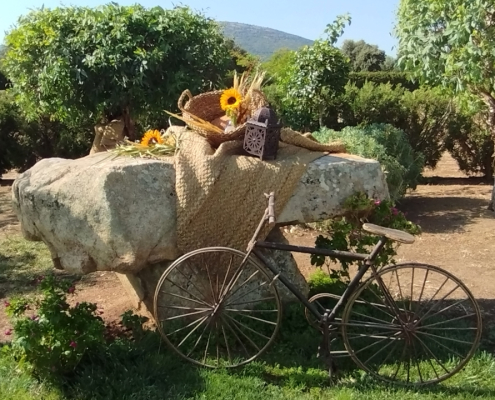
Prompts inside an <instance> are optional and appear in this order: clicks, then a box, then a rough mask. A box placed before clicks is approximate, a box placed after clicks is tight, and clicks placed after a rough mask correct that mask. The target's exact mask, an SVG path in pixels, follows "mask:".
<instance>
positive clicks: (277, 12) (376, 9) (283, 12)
mask: <svg viewBox="0 0 495 400" xmlns="http://www.w3.org/2000/svg"><path fill="white" fill-rule="evenodd" d="M116 2H117V3H119V4H120V5H131V4H135V3H140V4H141V5H143V6H144V7H154V6H161V7H163V8H172V7H173V6H174V5H187V6H190V7H191V8H192V9H193V10H196V11H201V12H203V13H204V14H205V15H206V16H208V17H211V18H213V19H216V20H218V21H230V22H241V23H245V24H252V25H259V26H263V27H267V28H273V29H278V30H280V31H284V32H287V33H292V34H294V35H299V36H302V37H305V38H307V39H312V40H314V39H317V38H318V37H320V36H321V35H322V33H323V31H324V29H325V27H326V25H327V24H328V23H330V22H333V21H334V20H335V18H336V16H338V15H341V14H345V13H349V14H350V15H351V18H352V23H351V26H348V27H346V29H345V32H344V35H343V36H342V38H341V39H340V41H339V44H341V43H342V41H343V40H345V39H352V40H361V39H363V40H365V41H366V42H367V43H370V44H376V45H378V47H379V48H380V49H382V50H384V51H385V52H386V53H387V54H389V55H391V56H394V55H395V53H396V50H395V46H396V44H397V40H396V39H395V38H394V37H393V34H392V32H393V28H394V23H395V13H396V9H397V7H398V4H399V0H247V1H242V0H241V1H239V0H238V1H233V0H182V1H177V0H174V1H168V0H140V1H139V0H130V1H128V0H118V1H116ZM106 3H109V1H108V0H68V1H60V0H44V1H40V0H13V1H9V0H0V42H3V39H4V36H5V32H6V31H9V30H10V29H12V27H13V26H15V24H16V22H17V20H18V18H19V16H21V15H23V14H26V13H27V12H29V10H30V9H33V8H34V9H35V8H39V7H41V6H43V5H44V6H45V7H47V8H54V7H58V6H61V5H65V6H69V5H71V6H72V5H74V6H89V7H95V6H98V5H101V4H106Z"/></svg>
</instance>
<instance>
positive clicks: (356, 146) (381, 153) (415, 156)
mask: <svg viewBox="0 0 495 400" xmlns="http://www.w3.org/2000/svg"><path fill="white" fill-rule="evenodd" d="M313 136H314V137H315V138H316V139H317V140H318V141H319V142H321V143H328V142H329V141H334V140H341V141H343V142H344V143H345V145H346V147H347V151H348V152H349V153H351V154H356V155H359V156H361V157H365V158H371V159H375V160H378V161H379V162H380V164H381V165H382V168H383V170H384V172H385V173H386V179H387V185H388V189H389V193H390V198H391V199H392V200H394V201H395V200H398V199H400V198H401V197H403V196H404V195H405V193H406V190H407V189H415V188H416V186H417V184H418V180H419V178H420V176H421V172H422V170H423V166H424V156H423V155H422V154H421V153H419V152H416V151H415V150H413V148H412V147H411V145H410V144H409V142H408V140H407V136H406V134H405V133H404V132H403V131H401V130H400V129H397V128H394V127H393V126H392V125H389V124H372V125H368V126H363V127H346V128H344V129H343V130H341V131H334V130H332V129H326V128H324V129H321V130H319V131H317V132H315V133H314V134H313Z"/></svg>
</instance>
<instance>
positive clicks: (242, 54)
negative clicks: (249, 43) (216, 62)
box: [224, 39, 260, 86]
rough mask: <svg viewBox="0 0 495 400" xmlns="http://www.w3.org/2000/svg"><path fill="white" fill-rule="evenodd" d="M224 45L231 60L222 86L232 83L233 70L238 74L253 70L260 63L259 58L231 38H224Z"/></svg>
mask: <svg viewBox="0 0 495 400" xmlns="http://www.w3.org/2000/svg"><path fill="white" fill-rule="evenodd" d="M225 45H226V47H227V49H228V51H229V54H230V58H231V60H230V63H229V64H228V66H227V69H228V73H227V76H226V78H225V81H224V86H229V85H232V78H233V76H234V71H236V72H237V73H238V74H242V73H243V72H246V71H253V70H255V69H256V67H258V65H260V59H259V57H257V56H254V55H252V54H249V53H248V52H247V51H246V50H244V49H243V48H241V47H239V46H238V45H237V44H236V43H235V42H234V40H232V39H226V41H225Z"/></svg>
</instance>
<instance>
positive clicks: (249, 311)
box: [225, 300, 278, 314]
mask: <svg viewBox="0 0 495 400" xmlns="http://www.w3.org/2000/svg"><path fill="white" fill-rule="evenodd" d="M256 301H258V300H256ZM225 311H228V312H234V313H241V314H242V313H247V314H258V313H267V312H270V313H276V312H278V311H277V310H238V309H236V308H225Z"/></svg>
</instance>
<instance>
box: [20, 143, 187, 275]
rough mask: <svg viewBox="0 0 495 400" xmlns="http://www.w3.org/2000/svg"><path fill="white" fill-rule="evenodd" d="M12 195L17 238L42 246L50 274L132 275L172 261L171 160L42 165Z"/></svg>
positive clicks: (103, 157)
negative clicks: (98, 272) (49, 261)
mask: <svg viewBox="0 0 495 400" xmlns="http://www.w3.org/2000/svg"><path fill="white" fill-rule="evenodd" d="M12 191H13V205H14V210H15V212H16V214H17V217H18V218H19V221H20V223H21V229H22V233H23V235H24V237H25V238H27V239H29V240H42V241H43V242H45V243H46V245H47V246H48V248H49V249H50V251H51V255H52V258H53V260H54V264H55V266H56V267H59V268H62V269H65V270H68V271H72V272H77V273H89V272H92V271H96V270H108V271H116V272H121V273H133V272H137V271H139V270H141V269H142V268H144V267H145V266H146V265H147V264H148V263H150V262H155V261H159V260H164V259H165V260H167V259H168V260H173V259H175V258H176V257H177V256H178V253H177V249H176V231H175V223H176V214H175V187H174V168H173V164H172V160H170V161H156V160H149V159H142V158H140V159H133V158H125V157H118V158H115V156H114V155H113V154H110V153H97V154H94V155H90V156H87V157H84V158H81V159H78V160H65V159H60V158H48V159H44V160H41V161H40V162H38V163H37V164H36V165H35V166H34V167H32V168H31V169H29V170H28V171H26V172H24V173H23V174H20V175H19V177H18V178H17V179H16V180H15V182H14V184H13V186H12Z"/></svg>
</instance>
